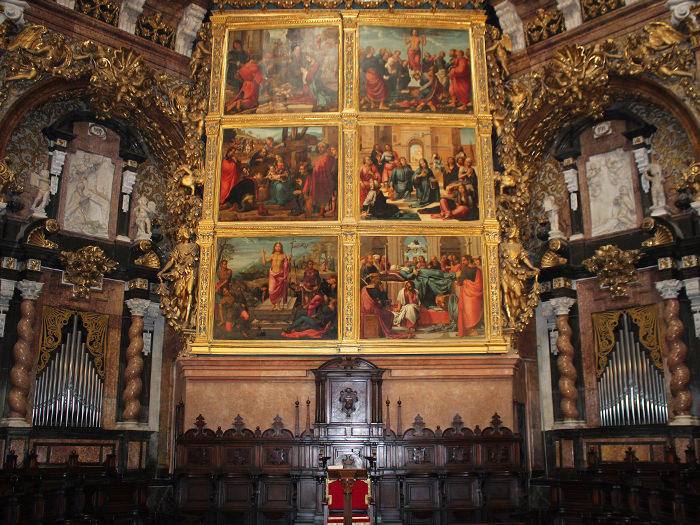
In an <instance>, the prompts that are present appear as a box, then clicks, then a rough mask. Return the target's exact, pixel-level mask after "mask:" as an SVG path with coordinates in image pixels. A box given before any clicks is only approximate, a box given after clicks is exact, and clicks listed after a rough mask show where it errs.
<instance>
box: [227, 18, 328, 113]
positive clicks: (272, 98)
mask: <svg viewBox="0 0 700 525" xmlns="http://www.w3.org/2000/svg"><path fill="white" fill-rule="evenodd" d="M338 39H339V31H338V27H335V26H326V27H284V28H277V29H255V30H245V31H230V32H229V37H228V42H229V45H228V52H227V68H226V77H225V79H224V82H225V89H224V92H225V95H224V111H225V113H226V114H228V115H244V114H253V113H256V114H270V113H310V112H328V111H338V79H339V76H338V75H339V73H338V63H339V60H338V56H339V55H338V52H339V51H338V42H339V40H338Z"/></svg>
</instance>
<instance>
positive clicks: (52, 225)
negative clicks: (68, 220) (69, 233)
mask: <svg viewBox="0 0 700 525" xmlns="http://www.w3.org/2000/svg"><path fill="white" fill-rule="evenodd" d="M59 229H60V227H59V225H58V221H57V220H56V219H48V220H47V221H46V222H44V224H42V225H41V226H37V227H36V228H34V229H33V230H32V231H31V232H29V235H27V244H29V245H31V246H39V247H40V248H48V249H49V250H58V243H56V242H54V241H51V240H49V239H47V237H46V234H47V233H48V234H53V233H56V232H57V231H58V230H59Z"/></svg>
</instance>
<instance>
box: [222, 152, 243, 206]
mask: <svg viewBox="0 0 700 525" xmlns="http://www.w3.org/2000/svg"><path fill="white" fill-rule="evenodd" d="M241 171H242V170H241V161H240V160H238V158H237V157H236V148H235V147H233V146H231V147H230V148H229V149H228V150H226V155H224V159H223V160H222V161H221V194H220V195H219V204H220V205H221V204H223V203H224V202H226V199H227V198H228V195H229V193H231V190H232V189H233V187H234V186H235V185H236V184H238V183H239V182H241Z"/></svg>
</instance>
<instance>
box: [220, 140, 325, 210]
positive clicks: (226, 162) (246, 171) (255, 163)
mask: <svg viewBox="0 0 700 525" xmlns="http://www.w3.org/2000/svg"><path fill="white" fill-rule="evenodd" d="M221 151H222V160H221V178H220V186H219V220H220V221H303V220H335V219H337V218H338V127H337V126H286V127H274V128H236V129H226V130H224V133H223V144H222V149H221Z"/></svg>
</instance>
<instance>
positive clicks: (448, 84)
mask: <svg viewBox="0 0 700 525" xmlns="http://www.w3.org/2000/svg"><path fill="white" fill-rule="evenodd" d="M469 48H470V46H469V32H468V31H456V30H445V29H427V28H415V27H411V28H409V27H404V28H401V27H385V26H361V27H360V48H359V61H360V109H361V110H364V111H401V112H409V113H410V112H415V113H435V112H440V113H465V112H472V111H473V110H474V104H473V98H472V75H471V54H470V52H469Z"/></svg>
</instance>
